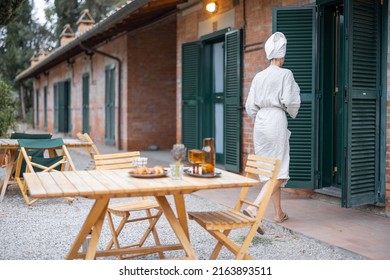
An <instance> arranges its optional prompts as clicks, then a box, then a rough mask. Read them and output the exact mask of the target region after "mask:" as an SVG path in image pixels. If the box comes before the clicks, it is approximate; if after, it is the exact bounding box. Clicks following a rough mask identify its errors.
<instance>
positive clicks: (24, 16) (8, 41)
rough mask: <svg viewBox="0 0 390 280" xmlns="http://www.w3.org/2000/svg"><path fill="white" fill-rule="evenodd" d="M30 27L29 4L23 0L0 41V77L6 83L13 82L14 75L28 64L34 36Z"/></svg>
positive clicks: (31, 26)
mask: <svg viewBox="0 0 390 280" xmlns="http://www.w3.org/2000/svg"><path fill="white" fill-rule="evenodd" d="M32 28H33V22H32V19H31V6H30V4H29V2H28V1H25V2H23V3H22V4H21V5H20V6H19V8H18V14H17V15H16V17H15V18H14V19H13V20H11V21H10V22H9V23H8V25H7V26H6V27H5V29H6V32H5V35H4V36H5V38H3V39H2V40H1V42H0V61H1V64H0V78H1V79H3V80H5V81H7V82H8V83H13V81H14V79H15V77H16V75H17V74H18V73H19V72H21V71H23V70H24V69H26V68H28V66H29V65H30V58H31V56H32V54H33V47H34V46H33V40H34V37H35V36H34V32H33V29H32Z"/></svg>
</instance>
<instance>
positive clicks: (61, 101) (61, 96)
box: [57, 82, 66, 132]
mask: <svg viewBox="0 0 390 280" xmlns="http://www.w3.org/2000/svg"><path fill="white" fill-rule="evenodd" d="M57 87H58V132H65V125H66V123H65V118H66V116H65V108H66V99H65V82H59V83H58V85H57Z"/></svg>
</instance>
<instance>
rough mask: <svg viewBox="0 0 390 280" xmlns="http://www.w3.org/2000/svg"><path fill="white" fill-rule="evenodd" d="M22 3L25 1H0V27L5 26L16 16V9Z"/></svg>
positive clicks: (25, 0)
mask: <svg viewBox="0 0 390 280" xmlns="http://www.w3.org/2000/svg"><path fill="white" fill-rule="evenodd" d="M22 2H27V0H1V1H0V26H3V25H7V24H8V22H10V21H11V20H12V19H13V18H14V17H15V16H16V15H17V9H18V7H19V6H20V4H22Z"/></svg>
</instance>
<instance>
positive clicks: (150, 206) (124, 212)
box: [93, 152, 165, 259]
mask: <svg viewBox="0 0 390 280" xmlns="http://www.w3.org/2000/svg"><path fill="white" fill-rule="evenodd" d="M139 156H140V153H139V152H124V153H114V154H95V155H94V156H93V157H94V160H95V166H96V169H106V170H112V169H126V168H131V167H133V163H132V160H133V159H134V158H136V157H139ZM152 210H155V211H153V212H156V213H152ZM140 211H145V215H144V216H138V217H134V218H133V216H132V215H131V213H134V212H140ZM162 213H163V211H162V209H161V208H160V205H159V204H158V202H157V201H155V200H152V199H147V198H146V197H143V198H142V199H141V200H138V201H129V202H124V203H120V204H114V205H109V206H108V209H107V220H108V224H109V227H110V231H111V234H112V239H111V240H110V241H109V243H108V245H107V247H106V250H110V249H112V247H113V246H114V248H115V249H120V248H132V247H133V248H139V247H142V246H143V244H144V243H145V241H146V239H147V238H148V237H149V236H150V234H151V233H152V234H153V238H154V241H155V243H156V245H160V244H161V243H160V239H159V237H158V234H157V230H156V227H155V226H156V223H157V222H158V220H159V219H160V217H161V215H162ZM112 215H115V216H118V217H121V218H122V219H121V221H120V222H119V224H118V225H117V227H116V228H115V225H114V221H113V218H112ZM144 220H148V221H149V227H148V228H147V229H146V231H145V233H144V234H143V235H142V237H141V239H140V240H139V241H138V243H135V244H130V245H126V246H122V245H120V244H119V238H118V237H119V235H120V233H121V232H122V230H123V228H124V226H125V225H126V224H129V223H135V222H140V221H144ZM158 254H159V257H160V259H164V258H165V256H164V253H163V252H159V253H158ZM141 255H142V254H133V255H118V258H119V259H128V258H134V257H137V256H141Z"/></svg>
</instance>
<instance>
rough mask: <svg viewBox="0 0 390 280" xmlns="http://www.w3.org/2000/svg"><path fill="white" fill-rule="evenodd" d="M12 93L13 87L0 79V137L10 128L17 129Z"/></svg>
mask: <svg viewBox="0 0 390 280" xmlns="http://www.w3.org/2000/svg"><path fill="white" fill-rule="evenodd" d="M12 95H13V94H12V87H11V86H10V85H9V84H7V83H6V82H4V81H2V80H0V100H1V102H0V137H2V136H4V135H5V134H6V132H7V131H8V129H10V128H11V129H15V124H16V120H15V104H14V101H13V98H12Z"/></svg>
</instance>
